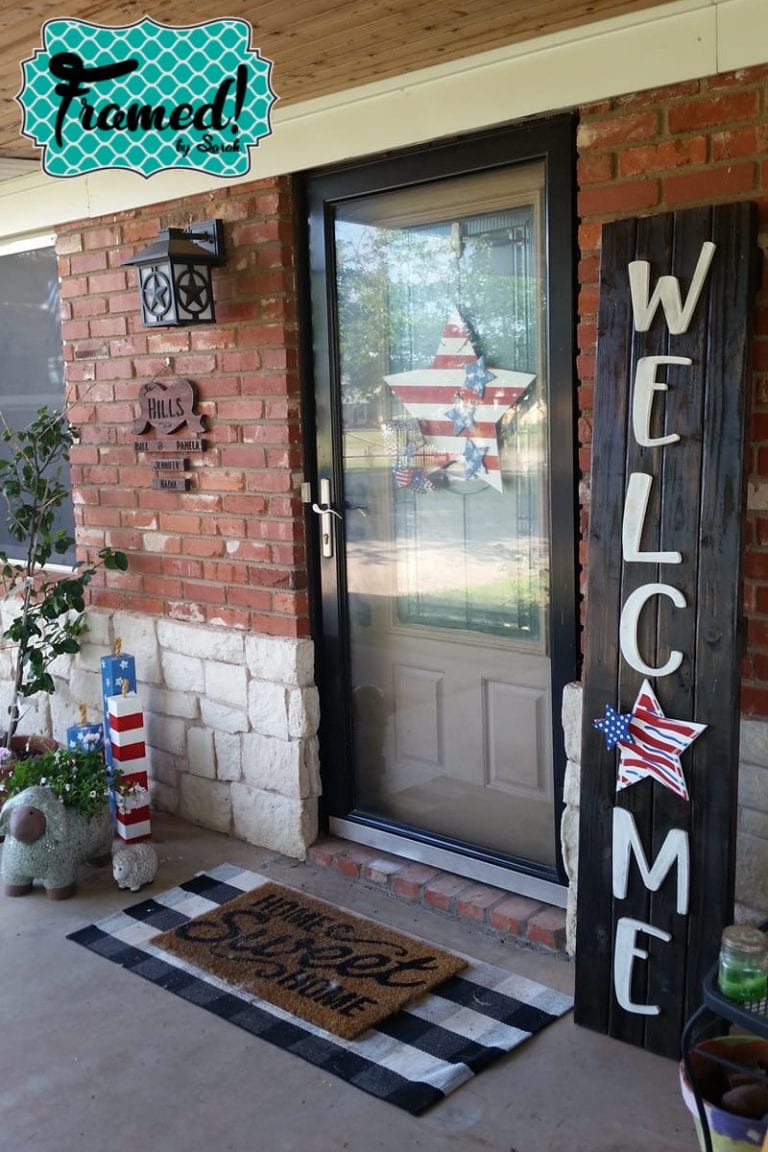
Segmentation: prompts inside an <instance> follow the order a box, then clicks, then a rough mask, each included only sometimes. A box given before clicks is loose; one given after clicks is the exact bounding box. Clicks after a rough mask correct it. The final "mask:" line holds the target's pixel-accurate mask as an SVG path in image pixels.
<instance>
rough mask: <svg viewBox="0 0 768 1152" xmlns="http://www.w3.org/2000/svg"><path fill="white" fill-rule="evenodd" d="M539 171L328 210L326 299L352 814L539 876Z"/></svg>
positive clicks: (542, 522) (544, 825) (542, 666)
mask: <svg viewBox="0 0 768 1152" xmlns="http://www.w3.org/2000/svg"><path fill="white" fill-rule="evenodd" d="M543 179H544V172H543V166H541V165H529V166H526V167H525V168H518V169H509V170H507V171H505V172H502V173H496V172H494V173H490V174H483V175H480V176H470V177H464V178H459V179H454V180H450V181H445V182H441V183H439V184H436V185H432V186H429V187H427V188H416V189H406V190H403V191H400V192H395V193H386V194H383V195H380V196H373V197H368V198H366V199H365V200H360V201H355V202H352V203H346V204H344V205H342V206H341V207H340V208H339V209H338V210H337V217H336V291H337V309H338V340H339V362H340V386H341V403H342V413H343V428H342V432H343V456H344V459H343V469H344V474H343V492H344V500H345V505H346V565H347V589H348V595H349V634H350V643H351V652H350V658H351V664H352V672H353V683H354V684H355V685H356V688H355V704H356V713H355V741H356V756H357V765H356V781H357V802H358V806H359V807H361V808H363V809H365V810H368V811H372V812H375V813H378V814H381V815H384V816H385V817H387V818H390V819H394V820H398V821H401V822H405V823H409V824H411V825H413V826H418V827H420V828H422V827H424V828H428V829H429V830H431V831H435V832H438V833H440V834H442V835H445V836H448V837H452V838H456V839H460V840H463V841H467V842H472V843H475V844H479V845H481V846H485V847H490V848H493V849H494V850H496V851H501V852H505V853H507V854H511V855H523V856H527V857H528V858H530V859H534V860H537V861H540V862H544V863H551V862H552V859H553V846H552V839H553V837H552V824H553V816H552V796H551V779H550V777H551V748H550V737H549V728H548V716H549V667H548V659H547V653H546V638H547V610H548V571H549V538H548V522H547V459H546V453H547V381H546V366H545V363H544V356H543V348H544V343H545V335H546V333H545V330H544V329H545V318H546V301H545V299H544V291H543V285H544V276H543V244H542V239H541V236H542V226H543V224H542V207H541V206H542V192H543ZM510 723H511V724H512V726H513V728H514V729H515V730H514V731H511V730H510V727H509V725H510ZM446 788H447V790H446Z"/></svg>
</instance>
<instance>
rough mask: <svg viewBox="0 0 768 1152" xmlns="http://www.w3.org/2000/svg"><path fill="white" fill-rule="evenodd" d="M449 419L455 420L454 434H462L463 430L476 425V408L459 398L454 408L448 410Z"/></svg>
mask: <svg viewBox="0 0 768 1152" xmlns="http://www.w3.org/2000/svg"><path fill="white" fill-rule="evenodd" d="M446 416H447V417H448V419H449V420H453V434H454V436H460V435H461V433H462V432H466V431H468V430H469V429H470V428H474V427H475V409H474V407H473V406H472V405H471V404H464V403H463V402H462V401H461V400H457V401H456V403H455V404H454V406H453V408H449V409H448V411H447V412H446Z"/></svg>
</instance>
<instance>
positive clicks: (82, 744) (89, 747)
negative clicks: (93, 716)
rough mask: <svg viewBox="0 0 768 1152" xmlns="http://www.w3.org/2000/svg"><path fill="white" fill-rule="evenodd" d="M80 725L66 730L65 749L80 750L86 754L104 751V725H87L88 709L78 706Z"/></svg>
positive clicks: (74, 725) (81, 705)
mask: <svg viewBox="0 0 768 1152" xmlns="http://www.w3.org/2000/svg"><path fill="white" fill-rule="evenodd" d="M79 712H80V723H79V724H72V725H71V726H70V727H69V728H67V747H68V748H82V749H84V750H85V751H86V752H94V751H103V750H104V725H103V724H89V723H88V709H87V708H86V706H85V704H80V705H79Z"/></svg>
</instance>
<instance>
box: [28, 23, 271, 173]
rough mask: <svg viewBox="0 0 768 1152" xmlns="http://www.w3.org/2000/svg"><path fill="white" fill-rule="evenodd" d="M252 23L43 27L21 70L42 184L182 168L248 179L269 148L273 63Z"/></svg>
mask: <svg viewBox="0 0 768 1152" xmlns="http://www.w3.org/2000/svg"><path fill="white" fill-rule="evenodd" d="M250 40H251V25H250V24H249V23H248V21H247V20H208V21H205V22H204V23H202V24H194V25H190V26H189V27H184V28H172V27H168V26H165V25H162V24H156V23H155V21H154V20H150V19H149V18H147V17H145V18H144V19H143V20H140V21H138V22H137V23H136V24H131V25H128V26H126V27H122V28H106V27H103V26H101V25H98V24H89V23H87V22H86V21H83V20H49V21H47V23H46V24H44V25H43V33H42V43H43V47H42V49H38V50H37V51H36V52H35V54H34V56H33V57H32V58H31V59H29V60H25V61H23V63H22V74H23V77H24V83H23V85H22V88H21V91H20V92H19V94H18V96H17V97H16V99H17V100H18V102H19V103H20V104H21V107H22V110H23V113H24V118H23V124H22V135H24V136H28V137H29V138H30V139H31V140H33V141H34V143H35V144H36V145H37V147H38V148H42V149H43V157H42V164H43V169H44V171H45V172H47V173H48V175H49V176H61V177H68V176H82V175H83V174H84V173H86V172H95V171H96V170H97V169H99V168H126V169H130V170H131V171H134V172H139V173H141V175H142V176H151V175H152V174H153V173H155V172H161V171H162V170H163V169H166V168H189V169H195V170H198V171H202V172H207V173H208V174H209V175H211V176H245V175H246V174H247V173H248V171H249V169H250V164H251V161H250V153H249V149H250V148H252V147H257V146H258V144H259V141H260V140H261V139H263V137H265V136H269V134H270V133H271V131H272V128H271V125H270V120H269V117H270V110H271V108H272V105H273V104H274V102H275V100H276V99H277V97H276V96H275V93H274V92H273V91H272V88H271V86H270V72H271V69H272V62H271V61H270V60H265V59H264V57H262V56H260V55H259V52H258V50H257V49H255V48H250V47H249V44H250Z"/></svg>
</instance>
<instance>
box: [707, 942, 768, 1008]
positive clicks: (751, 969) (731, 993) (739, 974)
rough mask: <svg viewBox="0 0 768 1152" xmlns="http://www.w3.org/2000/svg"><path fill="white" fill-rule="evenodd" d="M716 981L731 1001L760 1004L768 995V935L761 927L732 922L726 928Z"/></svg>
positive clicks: (721, 945)
mask: <svg viewBox="0 0 768 1152" xmlns="http://www.w3.org/2000/svg"><path fill="white" fill-rule="evenodd" d="M717 982H718V985H719V988H720V991H721V992H722V994H723V996H725V997H726V998H727V999H728V1000H737V1001H740V1002H741V1003H743V1004H747V1003H757V1002H758V1001H760V1000H764V999H765V997H766V994H768V937H767V936H766V935H765V933H763V932H761V931H760V929H759V928H752V927H750V926H749V925H747V924H732V925H731V926H730V927H729V928H725V929H724V930H723V935H722V940H721V943H720V965H719V968H718V977H717Z"/></svg>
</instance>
